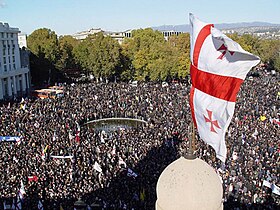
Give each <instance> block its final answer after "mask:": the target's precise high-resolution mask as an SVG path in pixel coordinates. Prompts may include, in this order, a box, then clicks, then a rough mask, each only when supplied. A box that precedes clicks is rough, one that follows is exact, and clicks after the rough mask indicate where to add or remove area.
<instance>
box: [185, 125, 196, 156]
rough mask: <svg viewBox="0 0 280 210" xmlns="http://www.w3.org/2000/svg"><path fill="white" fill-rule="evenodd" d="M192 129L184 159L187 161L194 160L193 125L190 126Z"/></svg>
mask: <svg viewBox="0 0 280 210" xmlns="http://www.w3.org/2000/svg"><path fill="white" fill-rule="evenodd" d="M191 127H192V129H190V130H192V136H191V138H189V148H188V150H187V153H186V155H185V158H186V159H188V160H194V159H195V158H196V156H195V155H194V151H193V143H194V142H195V129H194V123H192V124H191Z"/></svg>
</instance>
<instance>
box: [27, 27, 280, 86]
mask: <svg viewBox="0 0 280 210" xmlns="http://www.w3.org/2000/svg"><path fill="white" fill-rule="evenodd" d="M228 36H229V37H230V38H231V39H233V40H235V41H236V42H238V43H239V44H240V45H241V46H242V47H243V49H245V50H246V51H249V52H251V53H253V54H256V55H258V56H260V58H261V59H262V62H265V63H268V64H269V65H270V66H271V68H275V69H276V70H280V54H279V52H280V40H261V39H259V38H258V37H255V36H252V35H248V34H245V35H242V36H240V35H238V34H230V35H228ZM27 45H28V48H29V50H30V51H31V61H30V63H31V73H32V78H33V80H34V79H36V80H38V82H42V81H46V80H47V79H49V78H50V72H52V73H53V72H60V71H64V70H66V69H77V70H80V71H87V72H88V73H91V74H92V75H94V76H95V77H96V78H99V77H103V78H107V79H110V78H115V77H118V79H120V80H152V81H166V80H171V79H184V78H186V77H187V76H188V74H189V69H190V56H189V55H190V35H189V34H188V33H183V34H179V35H178V36H176V35H173V36H171V37H169V39H168V40H165V39H164V37H163V35H162V33H161V32H160V31H154V30H153V29H151V28H146V29H138V30H133V31H132V37H131V38H126V39H125V40H124V42H123V43H122V44H121V45H120V44H119V43H118V42H117V41H116V40H114V39H113V38H112V37H110V36H108V35H104V34H102V33H97V34H94V35H90V36H88V37H87V38H86V39H84V40H82V41H81V40H76V39H74V38H73V37H71V36H69V35H68V36H61V37H59V38H58V37H57V35H56V33H55V32H54V31H52V30H50V29H46V28H42V29H37V30H35V31H34V32H33V33H32V34H30V35H29V36H28V39H27Z"/></svg>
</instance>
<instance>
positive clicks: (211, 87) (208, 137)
mask: <svg viewBox="0 0 280 210" xmlns="http://www.w3.org/2000/svg"><path fill="white" fill-rule="evenodd" d="M190 24H191V34H190V35H191V36H190V37H191V40H190V41H191V52H190V56H191V81H192V87H191V93H190V107H191V112H192V118H193V121H194V124H195V126H196V127H197V130H198V133H199V136H200V138H201V139H202V140H203V141H205V142H206V143H207V144H209V145H211V146H212V147H213V148H214V150H215V151H216V155H217V157H218V158H219V159H220V160H222V161H223V162H225V159H226V153H227V151H226V144H225V133H226V130H227V128H228V126H229V124H230V122H231V119H232V116H233V114H234V107H235V101H236V96H237V93H238V91H239V89H240V86H241V84H242V83H243V81H244V79H245V77H246V75H247V73H248V72H249V71H250V69H251V68H252V67H253V66H255V65H257V64H258V63H259V61H260V59H259V57H257V56H255V55H253V54H251V53H249V52H247V51H245V50H243V49H242V48H241V46H240V45H239V44H238V43H236V42H234V41H233V40H231V39H230V38H228V37H227V36H226V35H224V34H223V33H222V32H221V31H219V30H218V29H216V28H215V27H214V25H213V24H207V23H204V22H202V21H200V20H199V19H197V18H196V17H195V16H194V15H193V14H190Z"/></svg>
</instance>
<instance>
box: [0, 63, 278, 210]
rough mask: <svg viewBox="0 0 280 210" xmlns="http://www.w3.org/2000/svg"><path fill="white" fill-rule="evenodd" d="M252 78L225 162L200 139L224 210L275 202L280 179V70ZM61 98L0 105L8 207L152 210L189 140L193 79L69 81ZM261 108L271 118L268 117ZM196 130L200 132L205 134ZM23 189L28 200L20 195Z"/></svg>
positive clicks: (3, 194)
mask: <svg viewBox="0 0 280 210" xmlns="http://www.w3.org/2000/svg"><path fill="white" fill-rule="evenodd" d="M258 72H259V74H260V76H259V77H254V78H253V79H250V80H249V79H247V80H246V81H245V83H244V84H243V85H242V88H241V90H240V93H239V96H238V101H237V103H236V108H235V114H234V118H233V120H232V122H231V125H230V126H229V129H228V133H227V135H226V144H227V147H228V155H227V160H226V163H225V164H223V163H222V162H220V160H218V159H216V158H215V153H214V151H213V149H212V148H211V147H210V146H207V145H205V144H204V143H203V142H202V141H200V140H198V141H197V143H196V152H195V154H196V155H197V157H199V158H202V159H203V160H205V161H206V162H208V163H209V164H210V165H212V166H213V167H214V168H215V169H216V170H217V173H218V174H219V175H220V176H221V178H222V180H223V187H224V205H225V209H234V208H236V209H238V208H239V209H265V208H267V209H273V208H274V209H276V207H277V205H278V207H279V205H280V196H279V194H277V192H276V191H275V192H276V193H275V192H272V190H271V189H270V188H269V187H267V186H264V185H263V182H264V181H267V182H269V183H270V184H274V185H275V186H278V187H279V186H280V167H279V163H280V161H279V160H280V158H279V152H280V148H279V97H277V94H278V91H279V74H276V75H271V74H268V73H267V72H266V71H265V69H258ZM63 88H64V96H63V97H59V98H56V99H43V100H41V99H35V100H34V99H32V98H26V99H25V100H24V101H19V102H17V103H11V102H10V103H8V102H6V103H4V102H3V104H2V105H1V107H0V112H1V123H0V136H17V137H21V138H20V141H15V142H11V141H9V142H8V141H1V142H0V209H4V203H5V205H6V204H7V203H9V204H11V205H13V204H14V205H17V204H16V203H17V201H21V204H22V207H23V209H38V204H39V203H40V205H43V207H44V209H61V208H63V209H73V208H74V203H75V201H77V200H78V199H81V200H83V201H84V202H85V203H86V204H87V205H89V206H90V205H91V204H93V203H95V204H96V205H98V204H99V205H100V206H102V208H104V209H154V208H155V201H156V183H157V180H158V177H159V175H160V174H161V172H162V171H163V170H164V168H165V167H166V166H167V165H168V164H170V163H171V162H172V161H174V160H176V159H177V158H178V157H180V155H182V154H183V153H184V152H185V151H186V149H187V146H188V140H189V138H191V134H190V133H191V129H190V125H191V116H190V109H189V104H188V103H189V92H190V86H189V84H187V83H180V82H173V83H170V84H169V85H168V86H167V85H164V87H162V85H161V84H159V83H157V84H154V83H138V85H137V86H135V85H134V86H131V85H130V84H127V83H85V84H78V83H75V84H72V85H64V86H63ZM261 116H264V117H262V118H261ZM115 117H125V118H137V119H141V120H145V121H146V122H147V124H144V125H139V126H138V127H136V128H124V129H119V128H118V129H116V128H114V129H111V128H110V125H109V126H107V127H106V126H104V128H102V127H101V128H99V129H94V127H92V126H83V124H84V123H85V122H87V121H89V120H97V119H103V118H115ZM197 138H198V137H197ZM19 192H21V193H20V195H21V194H23V198H22V199H20V198H19V197H18V198H17V195H18V194H19Z"/></svg>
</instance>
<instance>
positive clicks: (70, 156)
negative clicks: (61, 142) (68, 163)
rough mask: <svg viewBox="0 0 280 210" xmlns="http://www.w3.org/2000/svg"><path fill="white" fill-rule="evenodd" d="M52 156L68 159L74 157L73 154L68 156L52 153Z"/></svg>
mask: <svg viewBox="0 0 280 210" xmlns="http://www.w3.org/2000/svg"><path fill="white" fill-rule="evenodd" d="M51 158H58V159H67V158H73V155H68V156H60V155H51Z"/></svg>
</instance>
